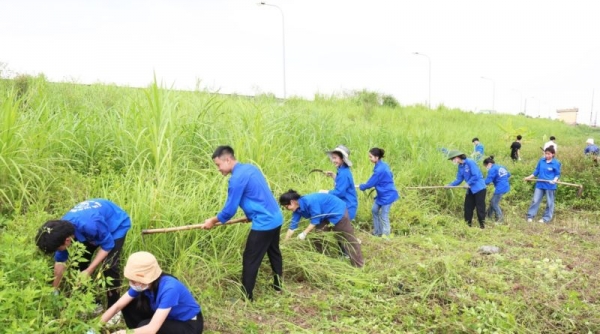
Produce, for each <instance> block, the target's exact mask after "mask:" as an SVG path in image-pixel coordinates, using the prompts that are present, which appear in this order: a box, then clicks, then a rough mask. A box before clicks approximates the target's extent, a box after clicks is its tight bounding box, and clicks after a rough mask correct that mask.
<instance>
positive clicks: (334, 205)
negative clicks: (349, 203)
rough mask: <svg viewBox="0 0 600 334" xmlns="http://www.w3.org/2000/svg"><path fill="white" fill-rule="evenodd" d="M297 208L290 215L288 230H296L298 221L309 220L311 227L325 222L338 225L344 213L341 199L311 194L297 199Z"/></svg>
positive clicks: (344, 207)
mask: <svg viewBox="0 0 600 334" xmlns="http://www.w3.org/2000/svg"><path fill="white" fill-rule="evenodd" d="M298 204H299V207H298V209H296V211H294V213H293V214H292V222H291V223H290V228H289V229H290V230H295V229H296V228H298V223H299V222H300V219H302V218H305V219H310V223H311V224H313V225H319V224H320V223H321V222H322V221H323V220H327V221H329V222H330V223H332V224H333V225H335V224H337V223H339V221H340V220H341V219H342V218H343V217H344V213H346V204H345V203H344V201H342V200H341V199H339V198H337V197H335V196H333V195H330V194H321V193H313V194H308V195H304V196H301V197H300V199H298Z"/></svg>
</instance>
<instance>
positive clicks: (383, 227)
mask: <svg viewBox="0 0 600 334" xmlns="http://www.w3.org/2000/svg"><path fill="white" fill-rule="evenodd" d="M384 155H385V150H384V149H382V148H379V147H373V148H371V149H370V150H369V161H371V162H372V163H373V164H374V165H375V166H374V167H373V175H371V177H370V178H369V180H367V182H366V183H363V184H361V185H359V186H358V189H360V190H361V191H365V190H367V189H370V188H375V192H377V196H375V203H373V207H372V209H371V213H372V214H373V235H374V236H376V237H382V238H384V239H387V238H389V237H390V233H391V226H390V209H391V208H392V204H393V203H394V202H395V201H397V200H398V198H400V195H398V191H397V190H396V185H395V184H394V175H393V174H392V171H391V170H390V166H388V164H386V163H385V162H384V161H383V160H382V159H383V156H384Z"/></svg>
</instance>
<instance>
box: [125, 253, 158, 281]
mask: <svg viewBox="0 0 600 334" xmlns="http://www.w3.org/2000/svg"><path fill="white" fill-rule="evenodd" d="M160 274H162V270H161V269H160V266H159V265H158V261H156V258H155V257H154V255H152V254H150V253H148V252H137V253H133V254H131V255H130V256H129V259H127V264H126V265H125V273H124V276H125V277H127V279H128V280H130V281H136V282H140V283H142V284H150V283H152V282H154V281H156V279H157V278H159V277H160Z"/></svg>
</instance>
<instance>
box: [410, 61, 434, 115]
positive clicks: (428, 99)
mask: <svg viewBox="0 0 600 334" xmlns="http://www.w3.org/2000/svg"><path fill="white" fill-rule="evenodd" d="M413 54H415V55H417V56H423V57H426V58H427V61H428V63H429V97H428V98H427V108H429V109H431V58H429V56H428V55H426V54H423V53H419V52H414V53H413Z"/></svg>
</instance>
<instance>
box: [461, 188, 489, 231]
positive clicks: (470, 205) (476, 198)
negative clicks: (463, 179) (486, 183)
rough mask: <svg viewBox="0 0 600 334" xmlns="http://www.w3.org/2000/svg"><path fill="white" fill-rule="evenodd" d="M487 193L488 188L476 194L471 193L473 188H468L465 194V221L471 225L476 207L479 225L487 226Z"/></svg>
mask: <svg viewBox="0 0 600 334" xmlns="http://www.w3.org/2000/svg"><path fill="white" fill-rule="evenodd" d="M485 193H486V189H483V190H480V191H479V192H477V193H476V194H473V193H471V190H467V194H466V195H465V221H466V222H467V224H468V225H469V226H471V224H472V221H473V210H475V209H476V210H477V220H479V227H481V228H484V227H485Z"/></svg>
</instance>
